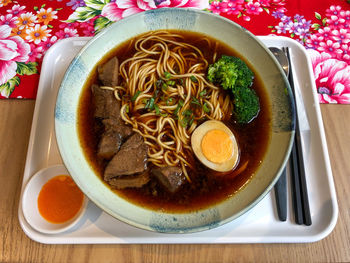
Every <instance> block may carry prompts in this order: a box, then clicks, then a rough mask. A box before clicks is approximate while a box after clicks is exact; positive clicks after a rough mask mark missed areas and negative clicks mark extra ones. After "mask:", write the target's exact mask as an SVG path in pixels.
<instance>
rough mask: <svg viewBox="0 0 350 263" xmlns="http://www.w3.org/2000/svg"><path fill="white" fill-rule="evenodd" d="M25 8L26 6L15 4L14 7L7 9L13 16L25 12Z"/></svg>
mask: <svg viewBox="0 0 350 263" xmlns="http://www.w3.org/2000/svg"><path fill="white" fill-rule="evenodd" d="M25 8H26V7H25V6H20V5H14V6H13V7H12V9H8V10H7V13H10V14H11V15H13V16H20V15H21V14H22V13H24V9H25Z"/></svg>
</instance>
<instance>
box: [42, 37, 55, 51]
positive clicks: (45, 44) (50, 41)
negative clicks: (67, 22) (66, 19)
mask: <svg viewBox="0 0 350 263" xmlns="http://www.w3.org/2000/svg"><path fill="white" fill-rule="evenodd" d="M57 40H58V38H57V36H53V37H51V38H48V39H47V40H46V41H42V42H41V43H40V44H39V45H38V46H39V47H41V49H42V51H43V52H45V51H46V50H48V49H49V48H50V47H51V46H52V45H53V44H55V43H56V42H57Z"/></svg>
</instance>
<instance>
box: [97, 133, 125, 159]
mask: <svg viewBox="0 0 350 263" xmlns="http://www.w3.org/2000/svg"><path fill="white" fill-rule="evenodd" d="M121 145H122V137H121V136H120V134H119V133H116V132H104V133H103V134H102V136H101V139H100V142H99V144H98V149H97V156H98V157H101V158H103V159H106V160H110V159H112V157H113V156H114V155H115V154H116V153H117V152H118V151H119V149H120V146H121Z"/></svg>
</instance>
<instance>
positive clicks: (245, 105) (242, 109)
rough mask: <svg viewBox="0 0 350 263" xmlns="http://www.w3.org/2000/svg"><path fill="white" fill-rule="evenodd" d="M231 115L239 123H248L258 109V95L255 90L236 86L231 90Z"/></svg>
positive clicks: (256, 113)
mask: <svg viewBox="0 0 350 263" xmlns="http://www.w3.org/2000/svg"><path fill="white" fill-rule="evenodd" d="M233 97H234V101H233V105H234V107H233V115H234V116H235V117H236V120H237V122H239V123H249V122H250V121H252V120H253V119H254V118H255V117H256V116H257V115H258V113H259V111H260V104H259V97H258V96H257V95H256V92H255V90H253V89H250V88H243V87H238V88H236V89H235V90H234V92H233Z"/></svg>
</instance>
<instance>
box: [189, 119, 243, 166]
mask: <svg viewBox="0 0 350 263" xmlns="http://www.w3.org/2000/svg"><path fill="white" fill-rule="evenodd" d="M191 146H192V149H193V152H194V154H195V155H196V157H197V158H198V159H199V161H201V162H202V163H203V164H204V165H205V166H207V167H208V168H210V169H212V170H215V171H218V172H228V171H231V170H232V169H234V168H235V166H236V165H237V162H238V159H239V149H238V145H237V141H236V138H235V136H234V134H233V133H232V131H231V130H230V129H229V128H228V127H227V126H226V125H225V124H224V123H222V122H221V121H216V120H209V121H206V122H204V123H203V124H201V125H200V126H198V127H197V128H196V129H195V130H194V132H193V133H192V136H191Z"/></svg>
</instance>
